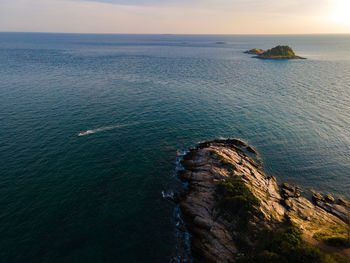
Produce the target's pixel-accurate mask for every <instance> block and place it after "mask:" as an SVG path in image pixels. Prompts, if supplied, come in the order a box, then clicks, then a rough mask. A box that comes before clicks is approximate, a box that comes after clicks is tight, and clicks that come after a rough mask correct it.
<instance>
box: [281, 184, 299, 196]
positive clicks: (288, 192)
mask: <svg viewBox="0 0 350 263" xmlns="http://www.w3.org/2000/svg"><path fill="white" fill-rule="evenodd" d="M281 196H282V198H283V199H288V198H290V197H299V196H300V190H299V188H298V187H295V186H291V185H289V184H287V183H283V184H282V190H281Z"/></svg>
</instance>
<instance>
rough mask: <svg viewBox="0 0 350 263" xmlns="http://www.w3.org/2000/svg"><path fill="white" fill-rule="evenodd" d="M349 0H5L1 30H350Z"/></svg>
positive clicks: (1, 3) (2, 0)
mask: <svg viewBox="0 0 350 263" xmlns="http://www.w3.org/2000/svg"><path fill="white" fill-rule="evenodd" d="M348 13H350V0H0V31H2V32H62V33H130V34H137V33H143V34H163V33H169V34H322V33H350V15H348Z"/></svg>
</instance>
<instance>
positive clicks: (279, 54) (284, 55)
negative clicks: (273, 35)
mask: <svg viewBox="0 0 350 263" xmlns="http://www.w3.org/2000/svg"><path fill="white" fill-rule="evenodd" d="M244 53H246V54H254V55H256V56H255V58H262V59H306V58H303V57H300V56H297V55H296V54H295V53H294V51H293V49H292V48H291V47H290V46H276V47H274V48H271V49H269V50H266V51H265V50H262V49H258V48H254V49H250V50H247V51H245V52H244Z"/></svg>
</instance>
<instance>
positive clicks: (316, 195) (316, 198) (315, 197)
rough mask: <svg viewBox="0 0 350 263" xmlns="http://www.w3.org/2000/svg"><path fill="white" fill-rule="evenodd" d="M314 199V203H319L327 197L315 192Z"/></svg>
mask: <svg viewBox="0 0 350 263" xmlns="http://www.w3.org/2000/svg"><path fill="white" fill-rule="evenodd" d="M312 201H314V203H317V202H324V201H325V199H324V197H323V196H322V195H321V194H320V193H314V194H313V195H312Z"/></svg>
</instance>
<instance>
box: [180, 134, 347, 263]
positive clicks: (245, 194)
mask: <svg viewBox="0 0 350 263" xmlns="http://www.w3.org/2000/svg"><path fill="white" fill-rule="evenodd" d="M259 159H260V158H259V156H258V153H257V151H255V150H254V148H252V147H251V146H249V145H248V144H246V143H245V142H243V141H240V140H236V139H226V140H214V141H210V142H204V143H201V144H199V145H198V146H197V147H196V148H194V149H191V150H189V151H188V152H187V153H186V154H185V155H184V156H183V159H182V161H181V164H182V167H183V169H182V170H179V171H178V176H179V178H180V179H181V180H182V181H184V182H186V189H185V191H184V192H182V193H177V194H176V195H175V196H174V200H175V202H177V203H178V204H179V207H180V210H181V213H182V216H181V217H182V220H181V224H184V229H185V230H184V231H188V233H189V234H190V237H191V238H190V242H191V244H190V246H191V252H192V253H191V254H192V257H193V258H194V262H205V263H206V262H208V263H211V262H213V263H214V262H220V263H227V262H239V263H259V262H260V263H264V262H269V263H281V262H286V263H301V262H308V263H345V262H347V263H348V262H349V258H350V225H349V224H350V223H349V218H350V202H348V201H346V200H344V199H342V198H340V199H338V200H337V199H335V198H334V197H332V196H331V195H322V194H320V193H314V195H313V196H312V200H309V199H307V198H306V197H303V196H302V195H301V192H302V189H301V188H299V187H297V186H293V185H290V184H288V183H283V184H281V185H279V184H278V182H277V180H276V178H275V177H273V176H268V175H266V174H265V173H264V172H262V170H261V166H260V161H259ZM179 224H180V223H179Z"/></svg>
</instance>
